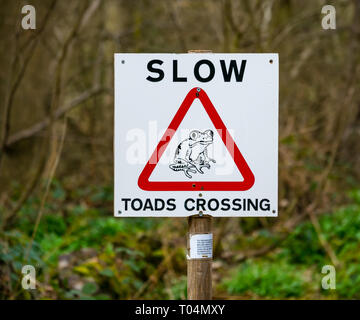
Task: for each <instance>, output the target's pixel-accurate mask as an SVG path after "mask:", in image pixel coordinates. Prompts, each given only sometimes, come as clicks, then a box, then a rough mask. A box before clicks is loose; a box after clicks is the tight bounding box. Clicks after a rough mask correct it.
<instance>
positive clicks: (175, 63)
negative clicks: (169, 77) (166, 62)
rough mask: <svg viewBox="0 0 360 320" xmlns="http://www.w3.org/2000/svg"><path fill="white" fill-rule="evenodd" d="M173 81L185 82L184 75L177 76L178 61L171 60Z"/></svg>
mask: <svg viewBox="0 0 360 320" xmlns="http://www.w3.org/2000/svg"><path fill="white" fill-rule="evenodd" d="M173 81H174V82H186V81H187V78H186V77H179V76H178V61H177V60H173Z"/></svg>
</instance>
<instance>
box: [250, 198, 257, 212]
mask: <svg viewBox="0 0 360 320" xmlns="http://www.w3.org/2000/svg"><path fill="white" fill-rule="evenodd" d="M258 204H259V200H258V199H255V203H254V202H253V201H252V200H251V199H248V209H249V210H251V208H250V207H252V208H253V209H254V210H255V211H257V210H258Z"/></svg>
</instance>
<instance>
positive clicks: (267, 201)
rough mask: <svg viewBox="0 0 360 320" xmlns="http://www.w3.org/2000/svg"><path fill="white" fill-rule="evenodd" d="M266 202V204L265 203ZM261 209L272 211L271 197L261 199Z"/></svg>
mask: <svg viewBox="0 0 360 320" xmlns="http://www.w3.org/2000/svg"><path fill="white" fill-rule="evenodd" d="M264 202H265V205H263V203H264ZM260 209H261V210H264V211H270V201H269V199H262V200H261V201H260Z"/></svg>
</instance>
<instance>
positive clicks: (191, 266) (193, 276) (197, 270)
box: [187, 216, 212, 300]
mask: <svg viewBox="0 0 360 320" xmlns="http://www.w3.org/2000/svg"><path fill="white" fill-rule="evenodd" d="M188 224H189V234H188V260H187V295H188V300H211V299H212V277H211V274H212V272H211V266H212V254H211V258H201V259H191V257H190V237H191V236H193V235H195V234H211V235H212V217H211V216H190V217H189V218H188ZM211 246H212V245H211ZM211 251H212V248H211Z"/></svg>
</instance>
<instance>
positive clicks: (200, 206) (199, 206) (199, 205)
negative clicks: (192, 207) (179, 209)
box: [196, 199, 206, 211]
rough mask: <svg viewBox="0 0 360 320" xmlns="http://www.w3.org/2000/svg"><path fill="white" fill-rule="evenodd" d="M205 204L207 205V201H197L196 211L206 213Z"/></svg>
mask: <svg viewBox="0 0 360 320" xmlns="http://www.w3.org/2000/svg"><path fill="white" fill-rule="evenodd" d="M205 204H206V201H205V199H197V204H196V205H197V208H196V210H203V211H205V210H206V209H205Z"/></svg>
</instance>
